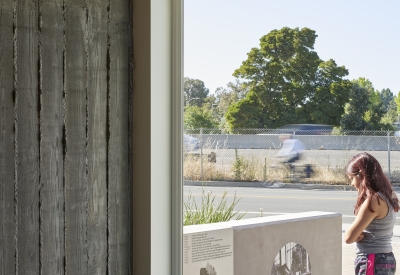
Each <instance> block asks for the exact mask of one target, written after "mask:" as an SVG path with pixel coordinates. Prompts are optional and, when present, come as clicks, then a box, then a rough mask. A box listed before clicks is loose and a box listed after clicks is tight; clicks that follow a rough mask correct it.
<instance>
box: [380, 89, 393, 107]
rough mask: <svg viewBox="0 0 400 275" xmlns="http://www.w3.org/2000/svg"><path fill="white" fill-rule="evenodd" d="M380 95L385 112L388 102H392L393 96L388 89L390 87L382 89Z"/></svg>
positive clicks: (388, 105)
mask: <svg viewBox="0 0 400 275" xmlns="http://www.w3.org/2000/svg"><path fill="white" fill-rule="evenodd" d="M380 97H381V100H382V103H383V108H384V109H385V111H386V112H388V111H389V107H390V104H391V102H393V97H394V96H393V93H392V91H390V89H382V91H381V93H380Z"/></svg>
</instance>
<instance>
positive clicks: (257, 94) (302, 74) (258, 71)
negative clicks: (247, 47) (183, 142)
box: [226, 27, 351, 129]
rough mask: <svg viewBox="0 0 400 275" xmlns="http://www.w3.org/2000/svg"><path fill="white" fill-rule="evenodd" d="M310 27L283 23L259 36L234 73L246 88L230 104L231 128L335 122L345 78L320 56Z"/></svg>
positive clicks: (342, 101) (341, 104)
mask: <svg viewBox="0 0 400 275" xmlns="http://www.w3.org/2000/svg"><path fill="white" fill-rule="evenodd" d="M316 37H317V35H316V34H315V31H313V30H311V29H308V28H303V29H301V30H299V29H298V28H295V29H290V28H288V27H285V28H282V29H280V30H273V31H271V32H270V33H268V34H267V35H265V36H263V37H262V38H261V39H260V48H253V49H251V51H250V52H249V53H248V54H247V56H248V58H247V60H245V61H243V63H242V65H241V66H240V68H239V69H237V70H236V71H235V72H234V74H233V75H234V76H235V77H238V78H241V79H243V80H245V81H246V85H247V87H249V92H248V93H247V94H246V97H245V98H244V99H241V100H239V101H238V102H237V103H235V104H233V105H231V107H230V108H229V110H228V112H227V113H226V120H227V122H228V123H229V125H230V128H231V129H234V128H242V127H245V128H249V127H255V126H256V127H263V128H275V127H278V126H281V125H283V124H286V123H329V124H333V125H339V124H340V118H341V115H342V113H343V112H344V105H345V103H346V102H347V101H348V94H349V91H350V88H351V84H350V83H349V81H348V80H345V79H343V77H345V76H346V75H347V74H348V71H347V70H346V68H344V67H338V66H337V65H336V63H335V62H334V61H333V60H328V61H326V62H324V61H322V60H321V59H320V58H319V57H318V54H317V53H316V52H315V51H314V50H313V49H314V43H315V39H316Z"/></svg>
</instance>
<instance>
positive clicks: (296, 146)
mask: <svg viewBox="0 0 400 275" xmlns="http://www.w3.org/2000/svg"><path fill="white" fill-rule="evenodd" d="M279 140H280V141H281V142H282V148H281V149H280V150H279V151H278V153H277V154H276V155H275V156H276V157H278V158H282V163H284V164H286V165H288V166H289V168H290V170H291V172H292V174H293V172H294V167H293V164H294V163H295V162H296V161H298V160H299V159H300V158H301V156H302V154H303V152H304V150H305V147H304V145H303V143H302V142H301V141H300V140H298V139H295V138H293V137H292V136H291V135H281V136H279Z"/></svg>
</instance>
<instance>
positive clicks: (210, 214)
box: [183, 187, 246, 225]
mask: <svg viewBox="0 0 400 275" xmlns="http://www.w3.org/2000/svg"><path fill="white" fill-rule="evenodd" d="M227 194H228V191H226V190H225V192H224V194H223V195H222V198H221V200H220V201H219V202H218V203H217V202H216V201H215V198H216V196H215V195H214V196H213V195H212V192H210V191H208V192H207V193H206V191H205V189H204V187H203V189H202V194H201V205H199V206H198V205H197V203H196V200H195V198H194V197H193V195H192V193H189V196H188V199H187V201H186V202H183V205H184V214H183V225H194V224H206V223H216V222H225V221H230V220H231V219H233V218H235V219H236V220H240V219H241V218H243V216H244V215H245V214H246V213H241V214H239V211H234V210H233V209H234V207H235V206H236V204H237V203H238V202H239V201H240V198H239V199H238V198H237V197H236V191H235V195H234V196H233V201H232V203H231V204H229V205H228V203H227V198H226V197H227Z"/></svg>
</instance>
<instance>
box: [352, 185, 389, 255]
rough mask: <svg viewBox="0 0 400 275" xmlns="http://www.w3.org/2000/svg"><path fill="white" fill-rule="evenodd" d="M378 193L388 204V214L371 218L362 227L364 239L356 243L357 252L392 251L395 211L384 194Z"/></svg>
mask: <svg viewBox="0 0 400 275" xmlns="http://www.w3.org/2000/svg"><path fill="white" fill-rule="evenodd" d="M378 195H379V197H380V198H384V199H385V201H386V203H387V204H388V207H389V211H388V214H387V215H386V217H384V218H383V219H379V220H378V219H374V220H372V222H371V223H370V224H369V225H368V226H367V228H365V229H364V232H363V233H364V235H365V237H364V239H362V240H361V241H360V242H358V243H356V253H357V254H376V253H389V252H391V251H392V245H391V240H392V236H393V227H394V224H395V222H396V213H395V212H394V211H393V207H392V205H391V204H390V202H389V201H388V199H387V198H386V197H385V195H383V194H382V193H380V192H379V193H378Z"/></svg>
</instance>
